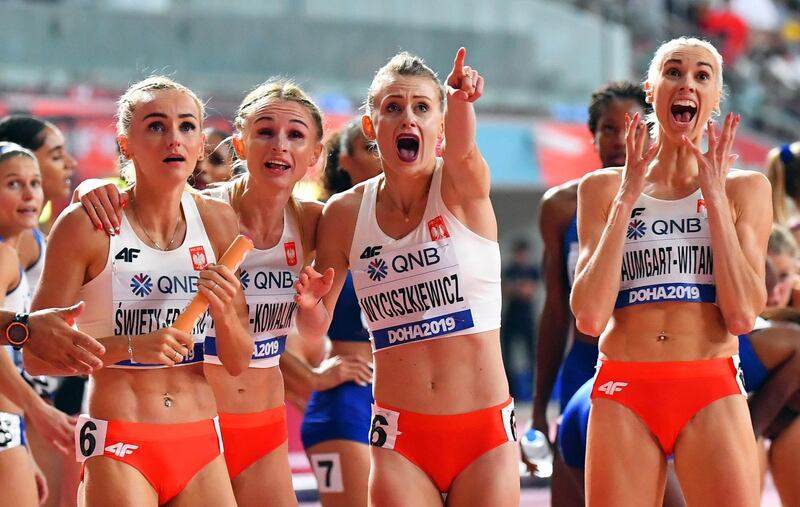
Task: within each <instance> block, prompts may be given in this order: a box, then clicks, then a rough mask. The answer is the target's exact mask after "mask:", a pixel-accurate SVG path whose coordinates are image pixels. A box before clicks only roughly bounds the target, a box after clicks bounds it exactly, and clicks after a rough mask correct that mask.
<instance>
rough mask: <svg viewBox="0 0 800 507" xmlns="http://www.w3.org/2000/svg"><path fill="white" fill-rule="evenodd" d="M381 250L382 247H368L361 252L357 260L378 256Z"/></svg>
mask: <svg viewBox="0 0 800 507" xmlns="http://www.w3.org/2000/svg"><path fill="white" fill-rule="evenodd" d="M381 248H383V246H368V247H367V248H365V249H364V251H363V252H361V255H360V256H359V259H371V258H373V257H375V256H376V255H380V253H381Z"/></svg>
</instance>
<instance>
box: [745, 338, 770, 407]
mask: <svg viewBox="0 0 800 507" xmlns="http://www.w3.org/2000/svg"><path fill="white" fill-rule="evenodd" d="M739 361H740V363H739V367H740V368H741V369H742V373H743V374H744V388H745V389H746V390H747V392H748V393H753V392H756V391H758V390H759V389H760V388H761V386H762V385H763V384H764V382H765V381H766V380H767V377H769V371H768V370H767V368H766V367H765V366H764V363H762V362H761V359H759V358H758V355H756V351H755V350H753V344H752V343H750V337H749V336H748V335H746V334H743V335H741V336H740V337H739Z"/></svg>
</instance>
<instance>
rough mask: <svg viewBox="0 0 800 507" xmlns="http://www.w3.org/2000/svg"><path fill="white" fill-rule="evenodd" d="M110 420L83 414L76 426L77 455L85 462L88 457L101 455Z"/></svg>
mask: <svg viewBox="0 0 800 507" xmlns="http://www.w3.org/2000/svg"><path fill="white" fill-rule="evenodd" d="M107 431H108V422H107V421H103V420H102V419H92V418H91V417H88V416H85V415H82V416H80V417H78V424H77V425H76V426H75V457H76V458H77V459H78V461H79V462H81V463H83V462H84V461H85V460H86V459H87V458H91V457H92V456H100V455H102V454H103V449H104V448H105V445H106V433H107Z"/></svg>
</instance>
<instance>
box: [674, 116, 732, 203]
mask: <svg viewBox="0 0 800 507" xmlns="http://www.w3.org/2000/svg"><path fill="white" fill-rule="evenodd" d="M741 121H742V117H741V116H740V115H736V116H734V115H733V113H728V116H727V117H726V118H725V124H724V125H723V126H722V133H721V134H720V135H719V136H717V134H716V132H715V130H714V123H713V122H712V121H711V120H708V129H707V134H708V151H706V152H705V153H703V152H701V151H700V148H698V147H697V146H696V145H695V144H694V143H693V142H692V141H691V140H690V139H689V138H688V137H686V136H683V145H684V146H685V147H687V148H688V149H689V150H690V151H691V152H692V153H694V156H695V158H697V164H698V169H699V170H700V171H699V174H698V177H699V179H700V188H701V189H702V191H703V195H709V194H711V193H714V192H722V193H723V194H724V192H725V180H726V178H727V176H728V171H730V168H731V165H733V163H734V162H735V161H736V159H737V158H739V155H732V154H731V147H732V146H733V139H734V138H735V137H736V129H737V127H738V126H739V123H740V122H741Z"/></svg>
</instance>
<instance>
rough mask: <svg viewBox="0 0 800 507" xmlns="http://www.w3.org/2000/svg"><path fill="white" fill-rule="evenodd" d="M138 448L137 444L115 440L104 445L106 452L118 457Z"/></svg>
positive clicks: (122, 456)
mask: <svg viewBox="0 0 800 507" xmlns="http://www.w3.org/2000/svg"><path fill="white" fill-rule="evenodd" d="M138 448H139V446H138V445H133V444H123V443H122V442H117V443H116V444H114V445H109V446H108V447H106V452H110V453H111V454H114V455H116V456H119V457H120V458H124V457H125V456H127V455H128V454H133V451H135V450H136V449H138Z"/></svg>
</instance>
